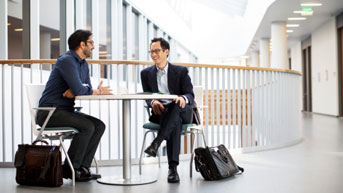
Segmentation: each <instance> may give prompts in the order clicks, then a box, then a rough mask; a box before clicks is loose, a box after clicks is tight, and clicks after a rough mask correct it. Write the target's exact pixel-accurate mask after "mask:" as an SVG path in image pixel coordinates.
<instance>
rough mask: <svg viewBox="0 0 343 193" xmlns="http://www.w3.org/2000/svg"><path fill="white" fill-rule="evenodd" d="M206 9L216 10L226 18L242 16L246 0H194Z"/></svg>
mask: <svg viewBox="0 0 343 193" xmlns="http://www.w3.org/2000/svg"><path fill="white" fill-rule="evenodd" d="M195 1H196V2H199V3H202V4H204V5H205V6H207V7H210V8H212V9H215V10H218V11H220V12H222V13H224V14H226V15H228V16H235V15H238V16H243V15H244V13H245V11H246V8H247V4H248V0H211V1H209V0H195Z"/></svg>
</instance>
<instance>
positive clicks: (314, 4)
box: [300, 3, 323, 7]
mask: <svg viewBox="0 0 343 193" xmlns="http://www.w3.org/2000/svg"><path fill="white" fill-rule="evenodd" d="M322 5H323V4H321V3H302V4H300V6H302V7H317V6H322Z"/></svg>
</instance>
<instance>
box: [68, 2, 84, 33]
mask: <svg viewBox="0 0 343 193" xmlns="http://www.w3.org/2000/svg"><path fill="white" fill-rule="evenodd" d="M71 2H72V1H71ZM75 4H76V6H75V22H76V23H75V26H76V29H75V30H78V29H86V19H85V18H86V15H85V14H84V13H85V12H86V11H85V10H86V8H87V3H86V1H84V0H75Z"/></svg>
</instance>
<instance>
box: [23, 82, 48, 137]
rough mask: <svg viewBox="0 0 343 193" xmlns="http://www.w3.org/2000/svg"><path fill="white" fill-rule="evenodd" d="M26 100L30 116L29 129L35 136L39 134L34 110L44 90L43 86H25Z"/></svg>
mask: <svg viewBox="0 0 343 193" xmlns="http://www.w3.org/2000/svg"><path fill="white" fill-rule="evenodd" d="M25 87H26V94H27V100H28V103H29V109H30V115H31V128H32V131H33V133H34V134H35V135H38V134H39V131H38V130H37V125H36V110H34V108H37V107H38V105H39V99H40V98H41V96H42V93H43V91H44V89H45V84H25Z"/></svg>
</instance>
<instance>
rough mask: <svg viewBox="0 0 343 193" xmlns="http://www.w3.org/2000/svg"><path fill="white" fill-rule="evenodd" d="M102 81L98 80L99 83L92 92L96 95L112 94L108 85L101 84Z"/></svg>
mask: <svg viewBox="0 0 343 193" xmlns="http://www.w3.org/2000/svg"><path fill="white" fill-rule="evenodd" d="M102 83H103V81H100V84H99V86H98V90H97V91H96V92H95V93H94V92H93V94H96V95H110V94H112V89H111V88H110V87H109V86H102Z"/></svg>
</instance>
